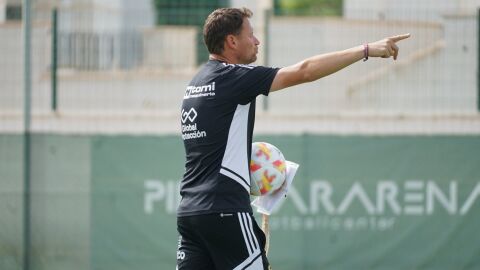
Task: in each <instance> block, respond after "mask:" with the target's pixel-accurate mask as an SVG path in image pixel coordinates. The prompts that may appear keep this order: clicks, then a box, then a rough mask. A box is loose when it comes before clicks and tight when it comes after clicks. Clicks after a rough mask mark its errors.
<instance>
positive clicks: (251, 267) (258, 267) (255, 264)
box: [233, 213, 263, 270]
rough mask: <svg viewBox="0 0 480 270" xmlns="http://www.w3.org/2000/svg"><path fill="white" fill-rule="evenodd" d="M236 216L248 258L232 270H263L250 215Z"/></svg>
mask: <svg viewBox="0 0 480 270" xmlns="http://www.w3.org/2000/svg"><path fill="white" fill-rule="evenodd" d="M237 214H238V221H239V223H240V227H241V229H242V234H243V239H244V240H245V246H246V247H247V250H248V254H249V256H248V258H247V259H245V261H243V262H242V263H241V264H239V265H237V267H235V268H234V269H233V270H263V263H262V256H261V251H260V246H259V244H258V241H257V237H255V234H254V233H253V227H252V219H251V217H250V214H248V213H237Z"/></svg>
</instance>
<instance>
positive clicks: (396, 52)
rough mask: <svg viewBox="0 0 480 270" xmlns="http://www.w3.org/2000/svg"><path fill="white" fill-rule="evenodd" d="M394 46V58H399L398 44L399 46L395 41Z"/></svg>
mask: <svg viewBox="0 0 480 270" xmlns="http://www.w3.org/2000/svg"><path fill="white" fill-rule="evenodd" d="M392 48H393V51H394V53H393V60H397V56H398V50H399V48H398V46H397V45H396V44H395V43H393V45H392Z"/></svg>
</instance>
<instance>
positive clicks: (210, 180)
mask: <svg viewBox="0 0 480 270" xmlns="http://www.w3.org/2000/svg"><path fill="white" fill-rule="evenodd" d="M277 72H278V69H277V68H269V67H262V66H250V65H233V64H227V63H224V62H221V61H217V60H210V61H208V62H207V63H206V64H205V65H204V66H203V67H202V68H201V70H200V71H199V72H198V74H197V75H196V76H195V77H194V78H193V79H192V81H191V82H190V84H189V86H187V89H186V91H185V96H184V98H183V104H182V115H181V131H182V139H183V142H184V145H185V152H186V163H185V174H184V176H183V179H182V182H181V186H180V195H181V196H182V199H181V201H180V205H179V207H178V211H177V215H178V216H190V215H199V214H209V213H219V212H252V208H251V206H250V173H249V164H250V152H251V144H252V134H253V126H254V122H255V98H256V97H257V96H258V95H260V94H263V95H268V93H269V91H270V86H271V85H272V82H273V79H274V78H275V75H276V74H277Z"/></svg>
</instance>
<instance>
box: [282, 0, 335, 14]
mask: <svg viewBox="0 0 480 270" xmlns="http://www.w3.org/2000/svg"><path fill="white" fill-rule="evenodd" d="M274 8H275V15H287V16H288V15H294V16H341V15H342V9H343V0H274Z"/></svg>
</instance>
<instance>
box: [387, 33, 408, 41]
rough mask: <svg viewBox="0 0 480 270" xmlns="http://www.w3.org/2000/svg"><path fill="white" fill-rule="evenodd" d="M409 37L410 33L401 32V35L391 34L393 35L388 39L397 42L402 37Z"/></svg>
mask: <svg viewBox="0 0 480 270" xmlns="http://www.w3.org/2000/svg"><path fill="white" fill-rule="evenodd" d="M409 37H410V34H403V35H398V36H393V37H390V39H391V40H392V41H393V42H398V41H400V40H402V39H406V38H409Z"/></svg>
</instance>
